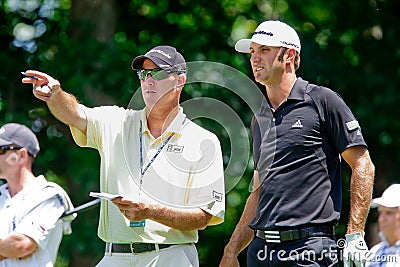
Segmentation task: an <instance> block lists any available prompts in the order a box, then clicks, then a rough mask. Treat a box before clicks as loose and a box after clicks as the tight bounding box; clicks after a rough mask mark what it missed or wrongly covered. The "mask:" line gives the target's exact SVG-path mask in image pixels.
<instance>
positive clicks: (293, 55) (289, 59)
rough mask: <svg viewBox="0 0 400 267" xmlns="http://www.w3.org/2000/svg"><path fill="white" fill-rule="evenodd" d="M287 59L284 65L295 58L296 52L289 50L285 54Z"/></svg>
mask: <svg viewBox="0 0 400 267" xmlns="http://www.w3.org/2000/svg"><path fill="white" fill-rule="evenodd" d="M287 53H288V54H287V58H286V63H290V62H291V61H294V59H295V57H296V53H297V52H296V50H294V49H293V48H290V49H289V50H288V52H287Z"/></svg>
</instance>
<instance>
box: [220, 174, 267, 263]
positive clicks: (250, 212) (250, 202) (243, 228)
mask: <svg viewBox="0 0 400 267" xmlns="http://www.w3.org/2000/svg"><path fill="white" fill-rule="evenodd" d="M253 179H254V183H255V185H256V186H257V188H256V189H255V190H254V191H253V192H251V194H250V196H249V197H248V199H247V202H246V205H245V207H244V211H243V213H242V216H241V218H240V220H239V222H238V224H237V225H236V228H235V230H234V231H233V234H232V236H231V239H230V240H229V242H228V244H227V245H226V246H225V249H224V255H223V256H222V259H221V262H220V265H219V266H220V267H232V266H239V262H238V259H237V257H238V255H239V253H240V252H241V251H242V250H244V249H245V248H246V247H247V246H248V245H249V244H250V242H251V240H252V239H253V237H254V231H253V230H252V229H251V228H250V227H249V224H250V222H251V221H252V220H253V218H254V217H255V216H256V209H257V203H258V195H259V192H260V187H259V186H258V184H259V177H258V172H257V171H254V176H253Z"/></svg>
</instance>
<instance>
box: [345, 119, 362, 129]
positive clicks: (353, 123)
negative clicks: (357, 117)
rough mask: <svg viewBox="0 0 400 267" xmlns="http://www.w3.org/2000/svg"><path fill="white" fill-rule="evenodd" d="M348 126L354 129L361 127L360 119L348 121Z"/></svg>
mask: <svg viewBox="0 0 400 267" xmlns="http://www.w3.org/2000/svg"><path fill="white" fill-rule="evenodd" d="M346 127H347V130H349V131H353V130H355V129H358V128H360V125H359V124H358V121H349V122H346Z"/></svg>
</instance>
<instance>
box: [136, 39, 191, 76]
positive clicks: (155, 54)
mask: <svg viewBox="0 0 400 267" xmlns="http://www.w3.org/2000/svg"><path fill="white" fill-rule="evenodd" d="M145 59H150V60H151V61H153V62H154V64H156V65H157V66H158V67H159V68H161V69H164V70H170V71H174V72H176V73H185V72H186V62H185V59H184V58H183V56H182V55H181V53H179V52H178V51H177V50H176V48H175V47H172V46H168V45H160V46H156V47H153V48H152V49H150V50H149V51H148V52H147V53H146V54H144V55H142V56H137V57H135V58H134V59H133V61H132V69H134V70H139V69H141V68H142V67H143V62H144V60H145Z"/></svg>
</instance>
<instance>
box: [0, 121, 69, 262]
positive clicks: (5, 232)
mask: <svg viewBox="0 0 400 267" xmlns="http://www.w3.org/2000/svg"><path fill="white" fill-rule="evenodd" d="M39 150H40V147H39V142H38V140H37V138H36V136H35V134H34V133H33V132H32V131H31V130H30V129H29V128H28V127H26V126H24V125H21V124H17V123H8V124H5V125H3V127H1V128H0V177H1V178H3V179H5V180H6V181H7V183H6V184H4V185H2V186H0V218H1V219H0V267H13V266H15V267H17V266H29V267H35V266H36V267H42V266H48V267H51V266H54V264H55V262H56V257H57V252H58V248H59V245H60V242H61V239H62V235H63V233H65V234H70V233H71V226H70V222H71V221H72V220H73V219H74V218H75V215H70V216H68V218H67V217H66V218H64V219H62V220H60V217H61V215H62V214H63V213H64V212H65V211H69V210H72V209H73V206H72V203H71V201H70V199H69V197H68V195H67V194H66V192H65V191H64V190H63V189H62V188H61V187H60V186H58V185H56V184H54V183H51V182H47V181H46V179H45V178H44V176H43V175H40V176H37V177H36V176H35V175H34V174H33V173H32V163H33V161H34V158H35V157H36V155H37V153H38V152H39Z"/></svg>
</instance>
